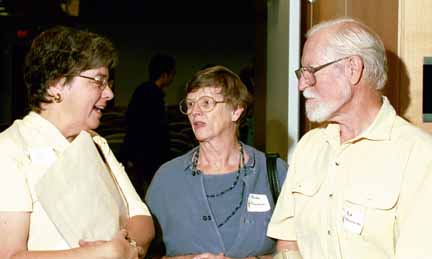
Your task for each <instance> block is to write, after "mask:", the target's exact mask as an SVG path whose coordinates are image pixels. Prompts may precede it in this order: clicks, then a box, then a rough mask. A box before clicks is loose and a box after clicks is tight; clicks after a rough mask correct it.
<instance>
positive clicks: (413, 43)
mask: <svg viewBox="0 0 432 259" xmlns="http://www.w3.org/2000/svg"><path fill="white" fill-rule="evenodd" d="M400 9H401V11H400V18H399V20H400V26H399V35H400V37H399V43H400V46H399V53H398V54H399V56H400V58H401V60H402V64H403V65H404V68H405V69H406V71H405V72H404V71H401V75H400V79H401V85H402V87H401V99H400V100H401V105H402V106H404V107H407V108H406V110H405V112H404V114H403V115H404V117H406V118H407V119H408V120H410V121H411V122H413V123H414V124H416V125H418V126H420V127H422V128H424V129H426V130H428V131H429V132H432V123H423V119H422V113H423V111H422V100H423V89H422V84H423V70H422V64H423V57H424V56H432V15H431V12H432V1H430V0H416V1H412V0H400ZM431 87H432V86H431ZM430 99H431V100H432V96H431V97H430Z"/></svg>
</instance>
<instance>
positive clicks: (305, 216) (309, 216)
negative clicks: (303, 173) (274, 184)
mask: <svg viewBox="0 0 432 259" xmlns="http://www.w3.org/2000/svg"><path fill="white" fill-rule="evenodd" d="M321 185H322V178H319V177H314V178H308V179H305V180H301V181H295V182H294V184H293V187H292V198H293V206H292V208H291V211H288V212H287V213H289V214H291V215H293V216H294V215H295V232H296V236H297V238H298V240H299V241H300V243H299V245H300V246H302V245H303V244H301V241H303V242H305V243H308V245H307V246H309V245H311V244H313V243H315V242H314V240H315V239H316V238H317V235H316V233H317V230H319V229H320V228H322V227H321V224H322V222H321V218H322V216H320V215H319V214H320V213H321V211H320V210H317V209H316V204H317V203H316V201H315V200H316V199H319V197H317V196H318V195H317V193H318V191H319V189H320V188H321ZM315 241H316V240H315Z"/></svg>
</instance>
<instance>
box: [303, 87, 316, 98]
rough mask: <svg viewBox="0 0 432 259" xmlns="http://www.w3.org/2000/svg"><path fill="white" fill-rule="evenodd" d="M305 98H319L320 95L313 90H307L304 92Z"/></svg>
mask: <svg viewBox="0 0 432 259" xmlns="http://www.w3.org/2000/svg"><path fill="white" fill-rule="evenodd" d="M303 96H304V98H306V99H308V98H318V95H317V94H316V93H315V92H313V91H312V90H311V89H309V88H307V89H305V90H304V91H303Z"/></svg>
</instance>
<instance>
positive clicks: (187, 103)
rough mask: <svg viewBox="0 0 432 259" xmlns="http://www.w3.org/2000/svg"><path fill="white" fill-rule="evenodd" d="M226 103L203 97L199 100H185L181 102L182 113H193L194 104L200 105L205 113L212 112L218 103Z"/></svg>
mask: <svg viewBox="0 0 432 259" xmlns="http://www.w3.org/2000/svg"><path fill="white" fill-rule="evenodd" d="M224 102H225V101H216V100H215V99H214V98H213V97H211V96H201V97H200V98H198V100H196V101H195V100H191V99H183V100H181V101H180V102H179V108H180V112H181V113H183V114H185V115H189V114H191V113H192V109H193V106H194V104H198V107H199V108H200V110H201V111H203V112H211V111H212V110H213V109H214V108H215V107H216V104H218V103H224Z"/></svg>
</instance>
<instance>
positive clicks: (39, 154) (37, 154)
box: [29, 147, 56, 166]
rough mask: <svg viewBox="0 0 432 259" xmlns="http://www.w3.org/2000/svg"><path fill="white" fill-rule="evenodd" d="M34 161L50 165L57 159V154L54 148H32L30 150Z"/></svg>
mask: <svg viewBox="0 0 432 259" xmlns="http://www.w3.org/2000/svg"><path fill="white" fill-rule="evenodd" d="M29 153H30V160H31V161H32V163H34V164H36V165H41V166H50V165H51V164H52V163H53V162H54V161H55V160H56V154H55V153H54V150H53V149H52V148H49V147H46V148H32V149H30V150H29Z"/></svg>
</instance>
